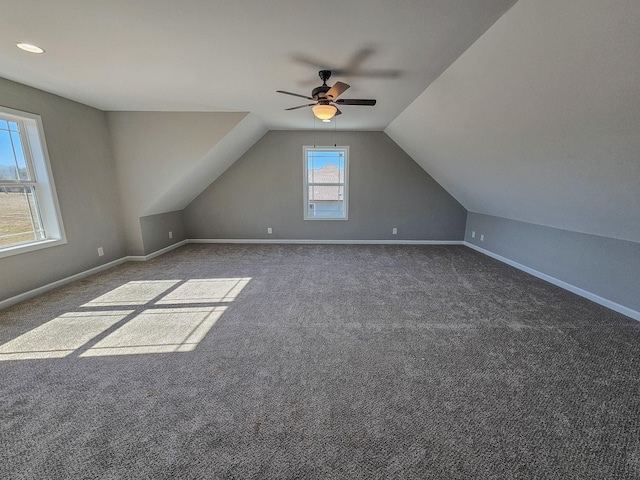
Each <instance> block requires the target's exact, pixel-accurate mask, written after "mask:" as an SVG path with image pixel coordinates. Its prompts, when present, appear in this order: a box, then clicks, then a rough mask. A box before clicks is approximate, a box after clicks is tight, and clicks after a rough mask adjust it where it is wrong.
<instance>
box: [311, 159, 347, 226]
mask: <svg viewBox="0 0 640 480" xmlns="http://www.w3.org/2000/svg"><path fill="white" fill-rule="evenodd" d="M304 162H305V164H304V179H305V182H304V205H305V213H304V218H305V220H346V219H347V216H348V215H347V214H348V190H349V183H348V174H349V147H317V148H316V147H305V148H304Z"/></svg>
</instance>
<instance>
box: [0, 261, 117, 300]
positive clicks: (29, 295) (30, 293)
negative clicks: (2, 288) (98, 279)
mask: <svg viewBox="0 0 640 480" xmlns="http://www.w3.org/2000/svg"><path fill="white" fill-rule="evenodd" d="M126 261H127V260H126V257H124V258H119V259H118V260H114V261H112V262H109V263H105V264H104V265H99V266H97V267H94V268H91V269H89V270H85V271H84V272H80V273H76V274H75V275H71V276H70V277H65V278H62V279H60V280H56V281H55V282H51V283H47V284H46V285H43V286H41V287H38V288H34V289H33V290H29V291H28V292H24V293H21V294H19V295H16V296H15V297H10V298H7V299H5V300H2V301H0V310H2V309H3V308H7V307H10V306H11V305H15V304H16V303H19V302H22V301H24V300H28V299H30V298H33V297H37V296H38V295H42V294H43V293H45V292H48V291H49V290H53V289H54V288H58V287H62V286H63V285H66V284H68V283H71V282H75V281H76V280H80V279H82V278H85V277H88V276H89V275H94V274H96V273H99V272H102V271H104V270H108V269H110V268H113V267H115V266H116V265H120V264H122V263H125V262H126Z"/></svg>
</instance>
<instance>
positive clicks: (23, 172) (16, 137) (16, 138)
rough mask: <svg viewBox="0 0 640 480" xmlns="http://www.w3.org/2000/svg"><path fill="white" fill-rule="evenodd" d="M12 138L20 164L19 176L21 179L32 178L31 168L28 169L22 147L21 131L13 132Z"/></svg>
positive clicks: (18, 163) (14, 150)
mask: <svg viewBox="0 0 640 480" xmlns="http://www.w3.org/2000/svg"><path fill="white" fill-rule="evenodd" d="M11 139H12V140H13V152H14V154H15V156H16V164H17V165H18V176H19V177H20V180H31V177H30V176H29V170H27V162H26V160H25V159H24V149H23V148H22V140H21V139H20V133H18V132H11Z"/></svg>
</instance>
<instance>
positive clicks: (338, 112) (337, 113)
mask: <svg viewBox="0 0 640 480" xmlns="http://www.w3.org/2000/svg"><path fill="white" fill-rule="evenodd" d="M336 115H342V112H341V111H340V109H339V108H338V107H336V114H335V115H334V117H335V116H336Z"/></svg>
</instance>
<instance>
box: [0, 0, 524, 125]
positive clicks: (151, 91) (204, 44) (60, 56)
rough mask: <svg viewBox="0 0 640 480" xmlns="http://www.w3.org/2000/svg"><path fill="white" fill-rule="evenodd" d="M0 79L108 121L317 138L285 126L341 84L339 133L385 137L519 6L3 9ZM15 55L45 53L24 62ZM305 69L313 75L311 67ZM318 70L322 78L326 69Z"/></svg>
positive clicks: (469, 1) (146, 2)
mask: <svg viewBox="0 0 640 480" xmlns="http://www.w3.org/2000/svg"><path fill="white" fill-rule="evenodd" d="M2 3H3V5H2V9H1V11H2V17H3V20H4V22H3V26H2V28H1V29H0V76H2V77H5V78H8V79H10V80H15V81H18V82H20V83H23V84H26V85H30V86H34V87H37V88H40V89H42V90H46V91H49V92H52V93H55V94H58V95H61V96H63V97H66V98H70V99H73V100H76V101H79V102H82V103H85V104H88V105H91V106H94V107H97V108H100V109H102V110H111V111H136V110H137V111H246V112H253V113H254V114H255V115H257V116H258V117H259V118H260V119H261V120H262V121H263V122H264V124H265V125H266V127H267V128H270V129H296V128H304V129H308V128H311V127H313V116H312V114H311V112H310V111H309V109H301V110H296V111H293V112H285V111H284V109H285V108H287V107H291V106H296V105H300V104H303V103H305V100H304V99H300V98H296V97H289V96H286V95H280V94H277V93H276V92H275V91H276V90H279V89H281V90H288V91H293V92H298V93H302V94H305V95H308V94H310V91H311V89H312V88H313V87H315V86H318V85H320V83H321V82H320V80H319V78H318V76H317V72H318V70H319V67H320V66H322V67H324V68H330V69H331V68H345V67H348V66H349V65H350V64H352V63H358V62H357V60H356V59H360V60H361V62H360V65H359V69H360V71H361V72H364V73H366V72H373V73H375V72H378V73H380V72H382V73H387V74H389V73H397V76H395V77H393V76H390V75H387V76H381V77H373V78H372V77H367V76H353V77H346V76H334V77H332V78H331V79H330V81H329V84H333V82H335V81H337V80H341V81H344V82H346V83H349V84H351V85H352V87H351V89H350V90H349V91H348V92H346V93H345V94H344V95H343V97H345V98H376V99H377V100H378V104H377V105H376V106H375V107H372V108H371V107H354V106H351V107H348V106H345V107H344V108H342V110H343V112H344V115H342V116H341V117H339V118H338V123H337V126H338V128H341V129H358V130H382V129H384V128H385V127H386V126H387V125H388V124H389V123H390V122H391V121H393V119H394V118H396V117H397V116H398V114H400V113H401V112H402V111H403V110H404V109H405V108H406V107H407V106H408V105H409V104H411V102H413V100H415V99H416V98H417V97H418V96H419V95H420V94H421V93H422V92H423V91H424V90H425V89H426V88H427V87H428V86H429V85H430V84H431V83H432V82H433V81H434V80H435V79H436V78H437V77H438V76H439V75H440V74H441V73H442V72H443V71H444V70H445V69H446V68H447V67H448V66H449V65H451V64H452V63H453V62H454V61H455V60H456V59H457V58H458V57H459V56H460V55H461V54H462V53H463V52H464V51H465V50H466V49H467V48H468V47H469V46H470V45H472V44H473V43H474V41H476V40H477V38H478V37H479V36H481V35H482V34H483V33H484V32H485V31H486V30H487V29H488V28H489V27H490V26H491V25H492V24H493V23H494V22H495V21H496V20H497V19H498V18H500V17H501V15H502V14H504V13H505V12H506V11H507V10H508V9H509V7H511V5H513V4H514V3H515V0H456V1H452V0H401V1H389V0H341V1H336V0H324V1H322V2H318V1H311V0H295V1H294V0H273V1H264V0H244V1H238V0H216V1H211V0H200V1H196V0H191V1H175V0H171V1H169V0H136V1H131V0H126V1H125V0H109V1H101V2H88V1H80V0H56V1H50V0H46V1H45V0H21V1H16V2H9V1H4V2H2ZM16 42H29V43H34V44H37V45H39V46H41V47H43V48H44V49H45V50H46V53H45V54H44V55H33V54H27V53H24V52H22V51H20V50H18V49H17V48H16V47H15V43H16ZM303 60H306V61H303ZM316 63H317V65H314V64H316Z"/></svg>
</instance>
